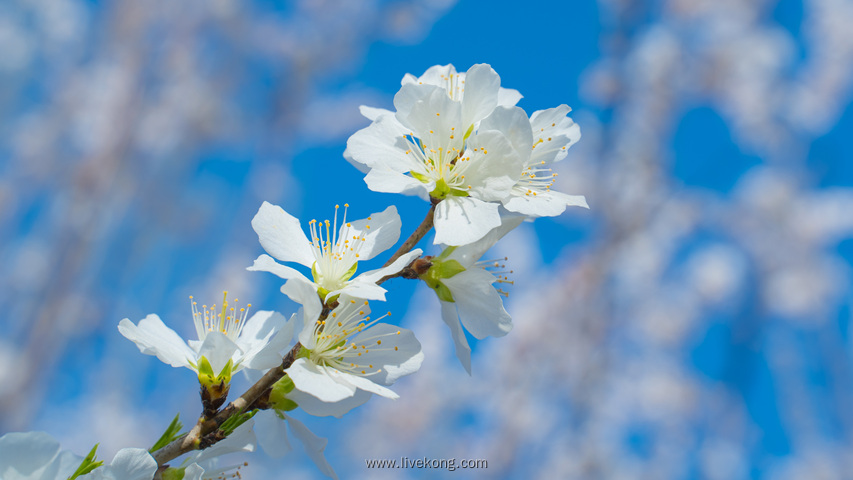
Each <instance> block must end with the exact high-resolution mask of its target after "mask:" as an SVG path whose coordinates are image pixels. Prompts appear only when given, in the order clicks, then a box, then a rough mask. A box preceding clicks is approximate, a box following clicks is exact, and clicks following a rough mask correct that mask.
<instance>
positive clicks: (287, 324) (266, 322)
mask: <svg viewBox="0 0 853 480" xmlns="http://www.w3.org/2000/svg"><path fill="white" fill-rule="evenodd" d="M294 317H295V315H294V316H292V317H291V320H290V321H288V320H287V319H286V318H285V317H284V315H282V314H280V313H277V312H271V311H260V312H257V313H255V314H254V315H252V317H251V318H249V320H248V321H247V322H246V325H245V326H244V327H243V331H242V332H240V336H239V337H238V338H237V346H238V347H240V351H241V352H242V353H238V355H239V356H240V361H241V363H242V365H243V367H244V368H253V369H260V370H265V369H268V368H273V367H275V366H277V365H279V364H280V363H281V353H280V352H281V351H282V350H283V349H284V348H285V347H287V346H288V345H289V344H290V341H291V340H292V339H293V329H294V323H295V322H294V321H293V319H294Z"/></svg>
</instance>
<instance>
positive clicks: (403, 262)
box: [353, 248, 423, 301]
mask: <svg viewBox="0 0 853 480" xmlns="http://www.w3.org/2000/svg"><path fill="white" fill-rule="evenodd" d="M422 253H423V251H422V250H421V249H420V248H416V249H414V250H412V251H411V252H409V253H405V254H403V255H400V257H399V258H397V260H394V262H393V263H391V265H388V266H387V267H382V268H377V269H376V270H370V271H367V272H364V273H362V274H361V275H359V276H357V277H355V278H354V279H353V281H359V282H364V283H370V284H374V285H376V282H378V281H379V280H380V279H382V277H385V276H387V275H393V274H395V273H397V272H399V271H400V270H402V269H403V268H405V267H406V266H408V265H409V264H410V263H412V261H414V260H415V259H416V258H418V257H419V256H421V254H422ZM376 286H378V285H376ZM382 291H383V295H382V297H381V298H377V299H376V300H383V301H384V300H385V295H384V291H385V289H382ZM353 296H354V297H356V298H364V299H365V300H373V299H370V298H367V297H359V296H357V295H353Z"/></svg>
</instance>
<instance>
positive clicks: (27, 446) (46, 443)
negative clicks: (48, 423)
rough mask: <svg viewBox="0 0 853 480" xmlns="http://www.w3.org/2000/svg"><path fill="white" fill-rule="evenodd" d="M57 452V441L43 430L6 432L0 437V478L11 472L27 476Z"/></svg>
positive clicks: (54, 457)
mask: <svg viewBox="0 0 853 480" xmlns="http://www.w3.org/2000/svg"><path fill="white" fill-rule="evenodd" d="M58 453H59V442H58V441H56V440H55V439H54V438H53V437H51V436H50V435H48V434H47V433H45V432H26V433H18V432H14V433H7V434H6V435H3V436H2V437H0V478H6V477H7V476H9V477H11V475H12V473H11V472H14V473H17V474H20V475H23V478H27V477H28V476H29V475H31V474H33V473H35V472H36V471H37V470H39V469H41V468H43V467H45V466H46V465H47V464H49V463H50V462H52V461H54V460H55V459H56V456H57V454H58ZM81 460H82V459H81Z"/></svg>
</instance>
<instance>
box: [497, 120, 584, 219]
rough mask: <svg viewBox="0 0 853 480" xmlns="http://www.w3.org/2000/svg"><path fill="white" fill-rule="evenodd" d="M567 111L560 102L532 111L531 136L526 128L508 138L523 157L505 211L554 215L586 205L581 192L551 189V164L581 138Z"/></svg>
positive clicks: (534, 214)
mask: <svg viewBox="0 0 853 480" xmlns="http://www.w3.org/2000/svg"><path fill="white" fill-rule="evenodd" d="M570 111H571V108H569V107H568V106H567V105H560V106H559V107H556V108H549V109H548V110H539V111H537V112H534V113H533V115H531V116H530V130H531V135H530V136H528V135H527V132H526V131H525V132H523V133H518V134H516V135H515V136H512V137H511V138H512V140H513V146H514V147H515V148H516V149H517V150H518V151H519V153H521V154H522V155H524V159H525V160H524V170H523V171H522V172H521V176H520V178H519V179H518V181H516V183H515V185H514V186H513V188H512V191H511V194H510V196H508V197H506V198H504V199H503V201H502V203H503V205H504V207H506V209H507V210H509V211H511V212H516V213H521V214H523V215H527V216H531V217H553V216H556V215H559V214H561V213H563V211H565V209H566V207H567V206H576V207H584V208H589V206H588V205H587V203H586V198H584V196H583V195H567V194H565V193H562V192H556V191H553V190H551V186H552V185H553V184H554V180H555V179H556V177H557V174H556V173H553V172H552V171H551V168H550V164H552V163H554V162H558V161H560V160H562V159H564V158H566V155H567V154H568V149H569V147H571V146H572V145H574V144H575V143H577V141H578V140H580V138H581V131H580V128H579V127H578V125H577V124H576V123H575V122H573V121H572V119H571V118H569V117H567V116H566V115H567V114H568V113H569V112H570ZM484 123H485V122H484ZM527 155H529V156H527Z"/></svg>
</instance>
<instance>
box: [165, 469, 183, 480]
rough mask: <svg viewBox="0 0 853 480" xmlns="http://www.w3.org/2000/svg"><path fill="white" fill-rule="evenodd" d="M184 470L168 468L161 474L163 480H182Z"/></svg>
mask: <svg viewBox="0 0 853 480" xmlns="http://www.w3.org/2000/svg"><path fill="white" fill-rule="evenodd" d="M185 471H186V468H172V467H169V468H167V469H166V471H165V472H163V475H162V477H163V480H184V472H185Z"/></svg>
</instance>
